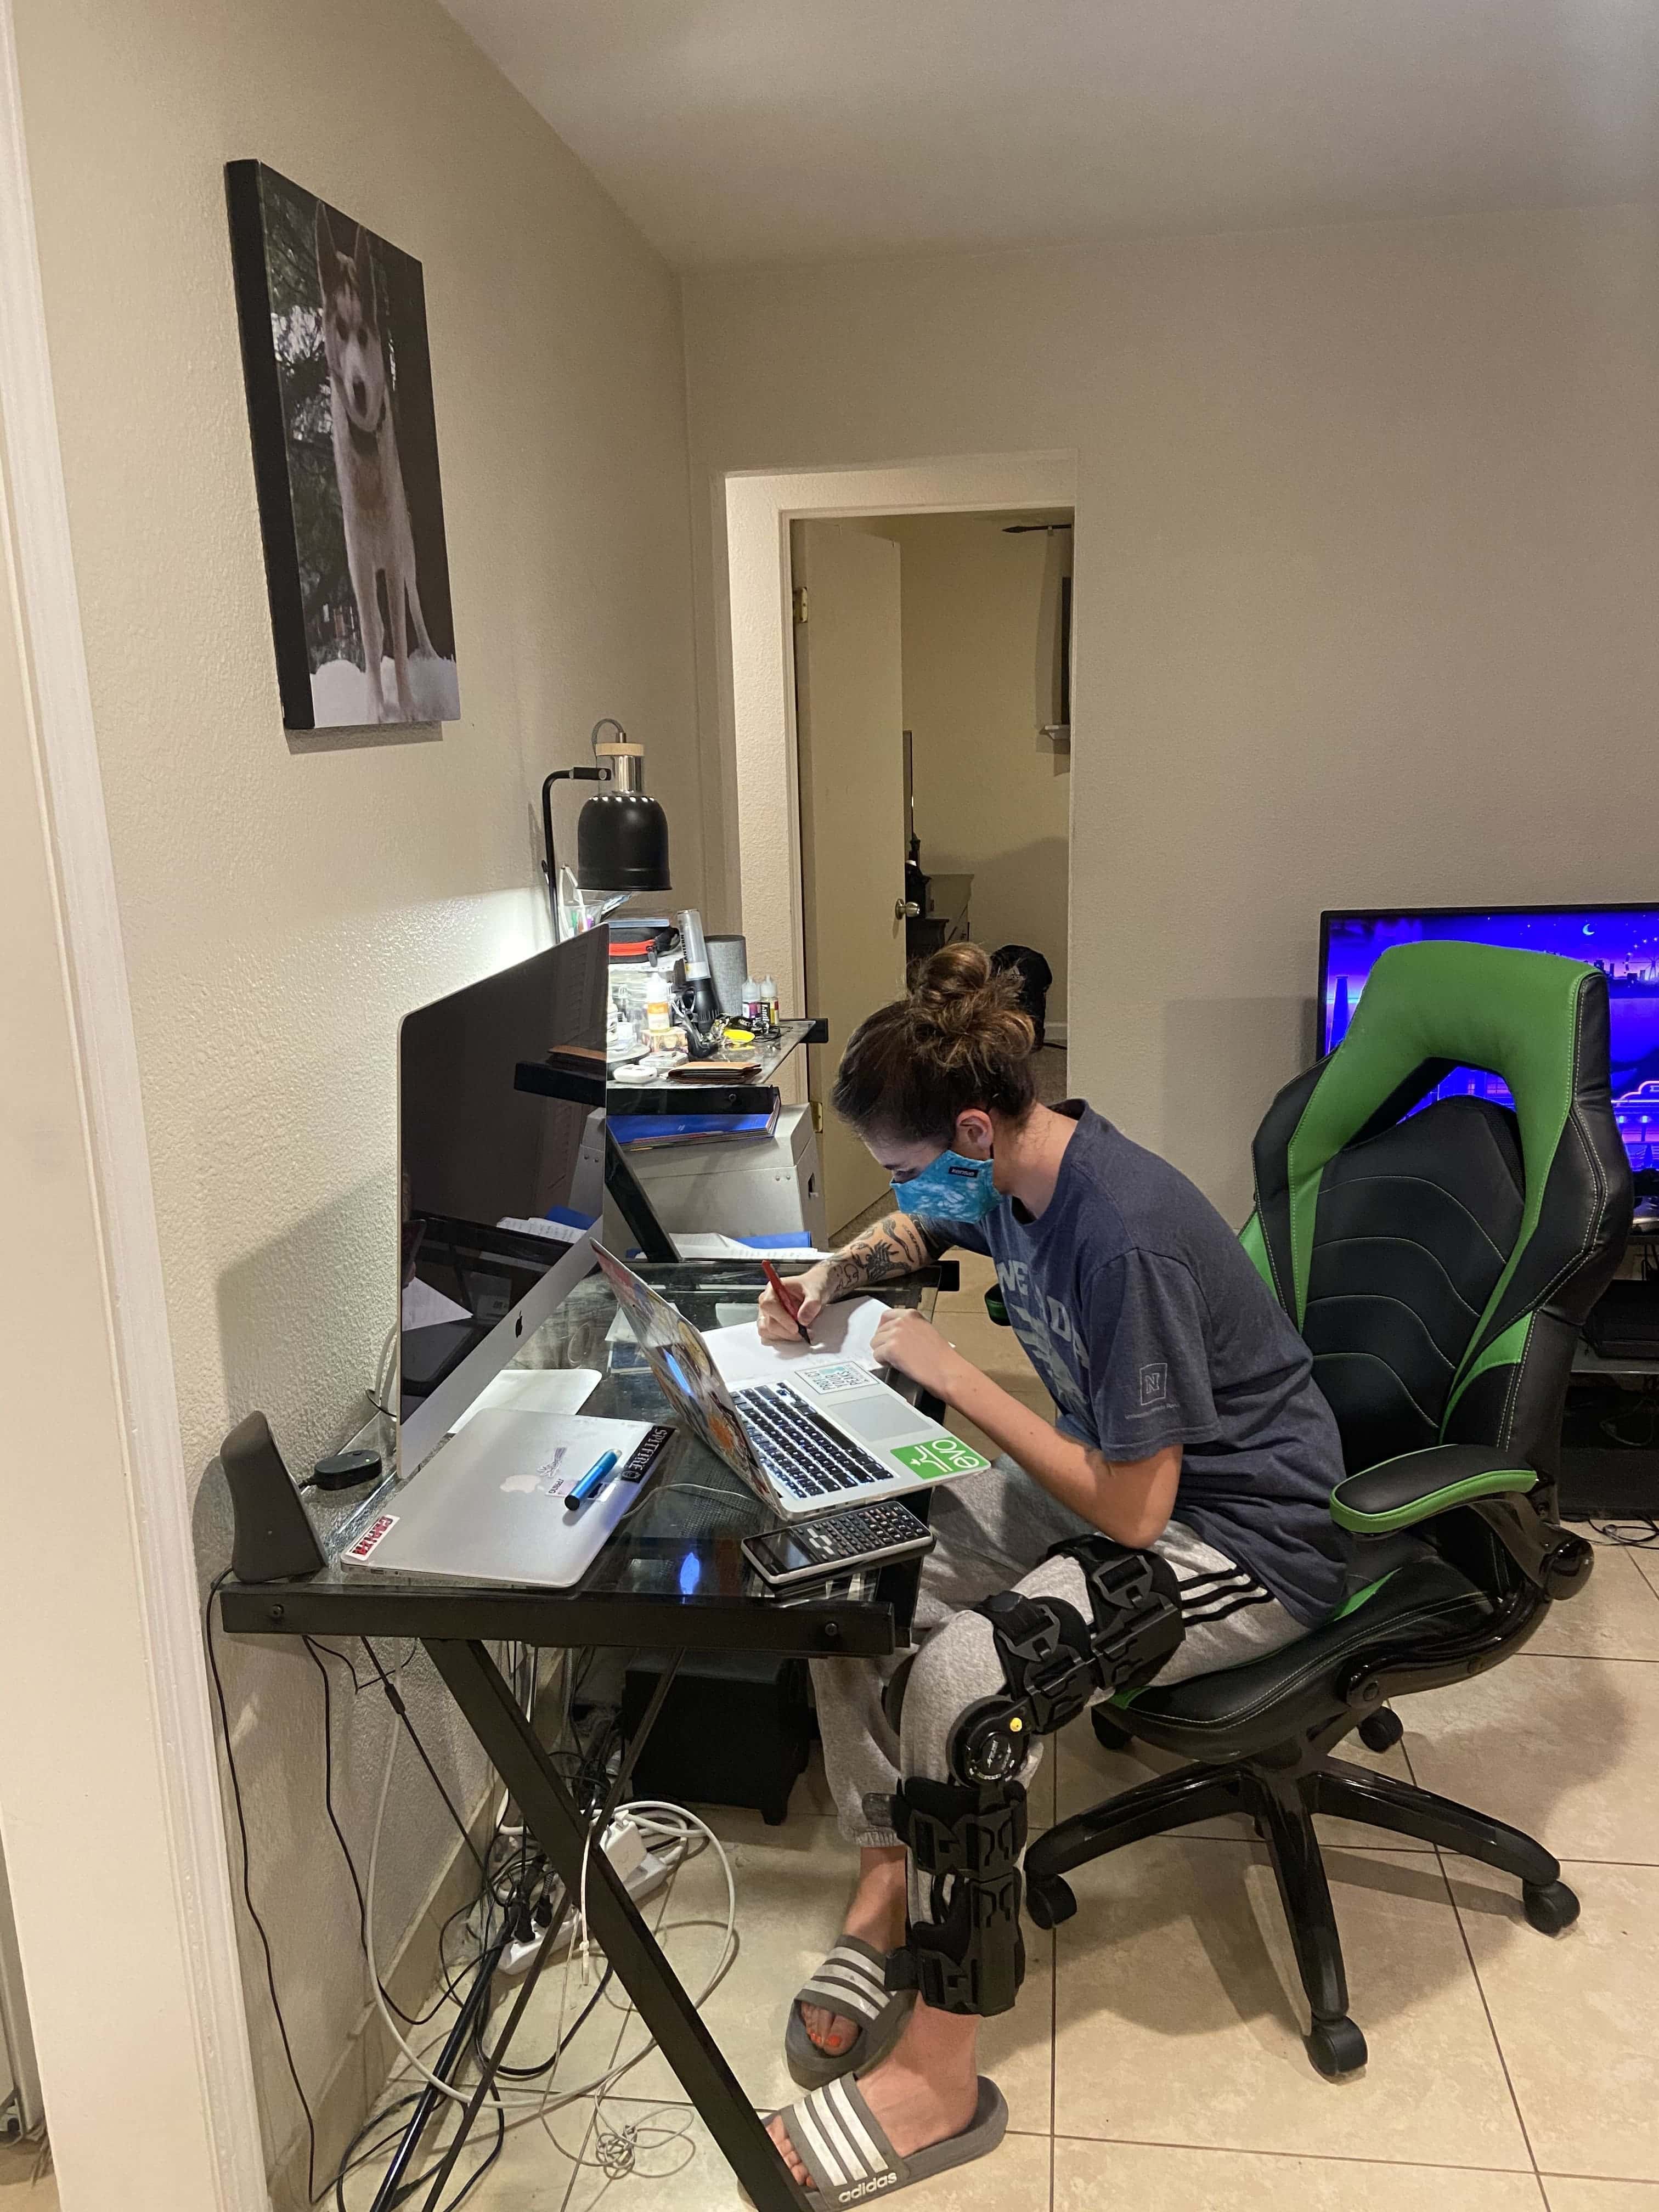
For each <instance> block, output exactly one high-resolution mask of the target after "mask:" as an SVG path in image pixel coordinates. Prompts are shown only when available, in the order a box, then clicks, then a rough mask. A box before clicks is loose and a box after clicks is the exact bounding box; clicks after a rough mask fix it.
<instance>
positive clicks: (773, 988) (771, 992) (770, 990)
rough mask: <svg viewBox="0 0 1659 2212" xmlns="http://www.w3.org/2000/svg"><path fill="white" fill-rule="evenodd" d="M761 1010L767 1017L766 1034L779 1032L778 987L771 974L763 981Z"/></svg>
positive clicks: (772, 1034)
mask: <svg viewBox="0 0 1659 2212" xmlns="http://www.w3.org/2000/svg"><path fill="white" fill-rule="evenodd" d="M761 1011H762V1012H763V1015H764V1016H765V1019H766V1034H767V1035H768V1036H777V1034H778V987H777V985H776V984H775V982H774V981H772V978H771V977H770V976H769V975H767V976H764V977H763V978H762V981H761Z"/></svg>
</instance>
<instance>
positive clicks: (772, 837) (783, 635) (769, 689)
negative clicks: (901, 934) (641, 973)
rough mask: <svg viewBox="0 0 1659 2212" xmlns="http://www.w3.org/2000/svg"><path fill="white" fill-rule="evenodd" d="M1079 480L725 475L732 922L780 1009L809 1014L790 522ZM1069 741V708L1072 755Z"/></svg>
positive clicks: (991, 503)
mask: <svg viewBox="0 0 1659 2212" xmlns="http://www.w3.org/2000/svg"><path fill="white" fill-rule="evenodd" d="M1077 475H1078V470H1077V455H1076V454H1075V453H967V454H957V455H954V456H951V457H948V458H946V459H938V460H924V461H906V462H899V463H894V464H890V465H886V466H884V467H874V468H839V469H805V470H787V471H741V472H735V473H733V474H732V475H729V476H727V477H726V480H725V514H724V521H725V526H726V561H725V562H724V563H722V562H720V560H719V558H718V553H717V557H716V560H715V564H714V572H715V574H716V576H717V577H718V576H719V575H720V574H721V572H722V568H723V569H724V574H725V580H726V604H725V605H717V607H716V630H717V638H718V641H719V646H720V658H721V659H725V657H726V653H727V652H728V651H729V653H730V656H731V658H730V666H729V671H727V670H726V669H722V670H721V679H722V680H721V682H720V753H721V767H722V770H723V775H722V778H721V781H723V783H724V786H725V788H726V790H727V791H728V792H730V793H733V794H734V795H735V799H736V805H735V808H734V810H733V811H734V812H735V815H736V819H737V852H736V854H735V860H736V875H737V881H736V884H735V885H733V886H732V890H734V891H735V894H736V896H735V900H734V901H732V903H734V904H735V906H736V908H737V909H738V912H739V913H740V915H741V920H740V921H739V923H738V927H740V928H741V929H742V930H743V932H744V936H745V938H746V939H747V940H748V949H749V965H750V970H751V972H752V973H753V974H755V975H772V976H773V977H775V980H776V981H777V984H778V987H779V990H780V993H781V996H782V1000H783V1003H784V1005H785V1006H786V1007H789V1008H792V1009H794V1010H797V1011H802V1012H811V1008H809V1007H807V1006H805V1000H804V997H803V994H804V992H805V976H806V967H805V939H804V934H803V928H802V917H801V901H800V790H799V781H798V776H797V765H798V763H797V759H796V750H795V676H794V637H793V611H792V609H791V606H790V598H789V526H790V524H791V523H792V522H804V521H827V520H832V519H834V518H836V517H838V516H841V517H845V516H853V515H866V514H973V513H995V512H997V511H998V510H1000V509H1001V510H1009V511H1013V510H1018V509H1021V508H1028V507H1071V508H1072V509H1073V511H1074V512H1075V510H1076V507H1077ZM1078 534H1079V536H1081V534H1082V533H1081V526H1080V518H1079V533H1078ZM1074 544H1075V540H1074ZM1074 557H1075V556H1074ZM717 597H718V594H717ZM1073 635H1076V618H1075V613H1074V614H1073ZM1077 742H1078V714H1077V702H1076V701H1075V699H1073V745H1074V746H1075V745H1076V744H1077ZM833 1042H835V1043H836V1044H840V1043H842V1042H844V1040H843V1039H836V1040H834V1041H833Z"/></svg>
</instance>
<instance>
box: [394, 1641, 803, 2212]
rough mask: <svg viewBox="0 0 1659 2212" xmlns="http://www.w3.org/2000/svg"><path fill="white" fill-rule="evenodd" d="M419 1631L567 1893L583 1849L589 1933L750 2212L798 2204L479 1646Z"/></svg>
mask: <svg viewBox="0 0 1659 2212" xmlns="http://www.w3.org/2000/svg"><path fill="white" fill-rule="evenodd" d="M423 1640H424V1642H425V1644H426V1648H427V1650H428V1651H429V1652H430V1653H431V1655H432V1662H433V1664H434V1666H435V1667H436V1668H437V1669H438V1672H439V1673H440V1674H441V1675H442V1676H443V1679H444V1680H445V1682H446V1683H447V1685H448V1686H449V1690H450V1693H451V1695H452V1696H453V1699H454V1700H455V1702H456V1704H457V1705H459V1707H460V1709H461V1711H462V1712H463V1713H464V1714H465V1716H466V1719H467V1723H468V1725H469V1726H470V1727H471V1730H472V1733H473V1734H474V1735H476V1736H477V1739H478V1741H479V1743H480V1744H481V1745H482V1747H483V1750H484V1752H485V1753H486V1754H487V1755H488V1757H489V1760H490V1763H491V1764H492V1765H494V1767H495V1771H496V1773H497V1775H499V1777H500V1778H501V1781H502V1782H503V1783H504V1784H506V1785H507V1789H508V1790H511V1791H512V1793H513V1796H514V1798H515V1799H516V1800H517V1801H518V1805H519V1808H520V1811H521V1812H522V1813H523V1814H524V1817H525V1820H526V1824H527V1826H529V1829H530V1832H531V1833H532V1835H533V1836H534V1837H535V1838H536V1841H537V1842H538V1844H540V1845H541V1847H542V1849H543V1850H544V1852H545V1853H546V1854H547V1857H548V1862H549V1863H550V1865H551V1866H552V1868H553V1869H554V1871H555V1872H556V1874H557V1875H559V1876H560V1877H561V1879H562V1881H563V1883H564V1886H565V1890H566V1893H567V1894H569V1895H573V1896H574V1894H575V1893H577V1892H578V1890H579V1889H580V1885H581V1880H582V1859H583V1856H584V1852H586V1859H587V1918H588V1924H589V1926H590V1927H591V1928H592V1931H593V1935H594V1937H595V1939H596V1940H597V1942H598V1943H599V1948H600V1949H601V1950H602V1951H603V1952H604V1953H605V1957H606V1958H607V1959H608V1960H610V1962H611V1966H612V1967H613V1968H614V1970H615V1972H616V1975H617V1979H618V1980H619V1981H620V1982H621V1984H622V1985H623V1988H624V1989H625V1990H627V1992H628V1994H629V1996H630V1997H631V1998H632V1999H633V2001H634V2004H635V2009H636V2010H637V2011H638V2013H639V2015H640V2017H641V2020H642V2021H644V2022H645V2024H646V2026H647V2028H648V2029H649V2030H650V2032H651V2033H652V2034H653V2036H654V2037H655V2038H656V2039H657V2043H658V2045H659V2048H660V2050H661V2051H662V2054H663V2056H664V2057H665V2058H666V2059H667V2061H668V2063H669V2064H670V2065H671V2067H672V2068H673V2069H674V2072H675V2074H676V2075H678V2079H679V2081H680V2084H681V2086H682V2087H683V2088H684V2091H685V2093H686V2094H687V2096H689V2097H690V2100H691V2101H692V2103H693V2104H694V2105H695V2106H696V2108H697V2110H698V2112H700V2113H701V2114H702V2118H703V2120H704V2122H705V2124H707V2126H708V2132H709V2133H710V2135H712V2136H714V2141H715V2142H717V2143H718V2144H719V2145H720V2149H721V2150H722V2151H723V2152H724V2153H725V2154H726V2163H727V2164H728V2165H729V2166H731V2168H732V2172H734V2173H735V2174H736V2175H737V2177H738V2180H739V2181H740V2182H741V2183H742V2184H743V2185H744V2188H745V2189H746V2190H747V2191H748V2192H749V2196H750V2200H751V2202H752V2203H753V2204H754V2205H755V2208H756V2212H805V2205H806V2199H805V2195H804V2193H803V2192H802V2191H800V2190H799V2188H797V2186H796V2185H795V2183H794V2180H793V2178H792V2176H791V2174H790V2172H789V2169H788V2167H787V2166H786V2165H785V2164H784V2162H783V2160H782V2159H781V2158H780V2157H779V2155H778V2154H777V2151H776V2150H775V2148H774V2147H773V2143H772V2139H771V2137H770V2136H769V2135H768V2134H767V2132H766V2130H765V2128H764V2127H763V2125H762V2124H761V2120H760V2116H759V2114H758V2113H757V2112H756V2111H755V2108H754V2106H752V2105H751V2104H750V2101H749V2100H748V2098H747V2097H745V2096H744V2093H743V2087H742V2085H741V2083H740V2082H739V2081H738V2078H737V2076H736V2075H735V2074H733V2073H732V2069H731V2068H730V2067H729V2066H728V2065H727V2064H726V2060H725V2058H724V2057H722V2056H721V2053H720V2046H719V2045H718V2044H717V2043H716V2042H715V2041H714V2038H713V2036H711V2035H710V2034H709V2033H708V2029H707V2028H706V2027H704V2026H703V2024H702V2020H701V2019H700V2018H699V2016H698V2014H697V2010H696V2007H695V2006H694V2005H693V2003H692V2002H691V2000H690V1997H689V1996H687V1995H686V1993H685V1991H684V1989H683V1988H682V1987H681V1984H680V1982H679V1978H678V1976H677V1975H676V1973H675V1972H674V1970H673V1968H672V1967H671V1966H670V1965H669V1963H668V1961H667V1960H666V1959H665V1957H664V1956H663V1954H662V1953H661V1951H660V1950H659V1948H657V1944H656V1942H655V1939H654V1938H653V1936H652V1934H651V1931H650V1929H648V1928H647V1926H646V1924H645V1923H644V1921H643V1920H642V1919H641V1917H640V1915H639V1913H638V1911H636V1910H635V1905H634V1900H633V1899H632V1898H630V1897H629V1894H628V1892H627V1889H626V1888H625V1887H623V1883H622V1881H620V1880H619V1879H618V1877H617V1871H616V1869H615V1868H614V1867H613V1866H612V1865H611V1862H610V1860H609V1859H608V1858H607V1857H606V1856H605V1853H604V1852H603V1851H602V1850H597V1849H595V1850H586V1845H587V1839H588V1832H589V1831H588V1826H587V1824H586V1821H585V1820H583V1819H582V1817H581V1815H580V1813H579V1812H578V1811H577V1809H576V1808H575V1806H574V1803H573V1802H571V1798H570V1795H569V1792H568V1790H566V1789H565V1786H564V1784H563V1783H562V1781H561V1780H560V1778H559V1776H558V1774H557V1772H556V1769H555V1768H554V1766H553V1764H552V1762H551V1760H550V1759H549V1758H548V1755H547V1753H545V1751H544V1750H543V1748H542V1747H541V1745H540V1744H539V1743H538V1741H536V1737H535V1735H534V1733H533V1732H532V1729H531V1728H530V1726H529V1724H528V1723H527V1722H526V1719H525V1717H524V1715H523V1714H522V1713H521V1712H520V1711H519V1708H518V1706H517V1705H515V1704H514V1703H513V1696H512V1693H511V1692H510V1691H509V1690H508V1688H507V1684H506V1683H505V1682H504V1681H503V1680H501V1673H500V1670H499V1669H498V1668H496V1667H495V1663H494V1662H493V1661H492V1660H491V1659H490V1656H489V1653H488V1652H487V1651H486V1650H485V1649H484V1647H483V1644H479V1643H457V1642H453V1641H451V1640H449V1639H448V1638H437V1637H428V1638H424V1639H423Z"/></svg>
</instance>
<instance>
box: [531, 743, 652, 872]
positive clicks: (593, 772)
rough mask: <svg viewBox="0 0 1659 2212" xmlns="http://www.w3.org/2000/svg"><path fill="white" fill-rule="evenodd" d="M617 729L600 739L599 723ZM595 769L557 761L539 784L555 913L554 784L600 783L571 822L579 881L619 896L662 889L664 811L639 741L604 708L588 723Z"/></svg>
mask: <svg viewBox="0 0 1659 2212" xmlns="http://www.w3.org/2000/svg"><path fill="white" fill-rule="evenodd" d="M607 729H608V730H614V731H615V732H616V735H615V737H614V738H611V739H610V740H609V741H608V742H607V743H605V744H600V743H599V732H600V731H601V730H607ZM591 743H592V747H593V765H592V768H556V769H554V771H553V773H552V775H550V776H549V777H548V778H547V780H546V781H545V782H544V784H543V785H542V841H543V843H544V847H545V848H546V850H545V854H544V860H543V865H544V867H545V868H546V870H547V895H548V897H549V899H550V901H551V902H552V907H553V911H554V914H555V916H556V915H557V914H558V908H559V876H558V863H557V861H556V859H555V857H554V853H553V787H554V785H555V784H556V783H602V784H607V785H609V787H610V788H609V789H608V790H605V791H599V792H596V793H594V795H593V797H592V799H589V800H588V802H587V804H586V805H585V806H584V807H583V808H582V811H581V812H580V815H579V816H578V817H577V821H576V885H577V888H578V890H584V891H610V892H612V893H614V894H615V895H616V896H617V897H619V898H625V897H628V896H630V895H631V894H632V893H633V892H635V891H665V890H669V889H670V888H671V886H670V884H669V880H668V817H667V816H666V815H665V813H664V812H663V811H662V808H661V807H660V806H659V805H658V804H657V802H656V800H655V799H652V798H650V797H648V796H647V793H646V792H645V790H644V788H643V777H644V773H645V747H644V746H643V745H636V744H634V742H633V741H632V739H631V738H629V734H628V732H627V731H626V730H625V729H623V726H622V724H621V723H620V722H618V721H617V720H615V719H614V718H613V717H612V716H611V715H609V714H606V715H605V716H603V717H602V718H601V720H599V721H597V722H595V723H594V725H593V731H592V739H591Z"/></svg>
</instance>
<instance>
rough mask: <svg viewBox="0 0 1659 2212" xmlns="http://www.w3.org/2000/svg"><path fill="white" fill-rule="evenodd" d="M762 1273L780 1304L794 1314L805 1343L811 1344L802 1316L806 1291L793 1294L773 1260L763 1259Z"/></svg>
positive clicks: (796, 1324) (787, 1311) (802, 1340)
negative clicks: (802, 1304)
mask: <svg viewBox="0 0 1659 2212" xmlns="http://www.w3.org/2000/svg"><path fill="white" fill-rule="evenodd" d="M761 1273H762V1274H763V1275H764V1276H765V1278H766V1279H767V1281H768V1282H769V1284H770V1285H771V1286H772V1291H773V1295H774V1296H775V1297H776V1299H777V1301H778V1304H780V1305H781V1307H782V1308H783V1310H784V1311H785V1313H787V1314H790V1315H793V1317H794V1323H795V1327H796V1328H798V1329H799V1331H800V1340H801V1342H802V1343H803V1344H811V1341H812V1340H811V1337H810V1336H808V1334H806V1330H805V1325H804V1324H803V1322H802V1321H801V1317H800V1302H801V1299H802V1297H804V1296H805V1292H803V1291H795V1292H794V1293H793V1295H792V1293H791V1291H790V1289H789V1286H788V1285H787V1283H786V1282H785V1281H784V1279H783V1277H782V1276H781V1274H779V1273H778V1271H777V1269H776V1268H775V1267H774V1266H773V1265H772V1262H771V1261H769V1260H763V1261H761Z"/></svg>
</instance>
